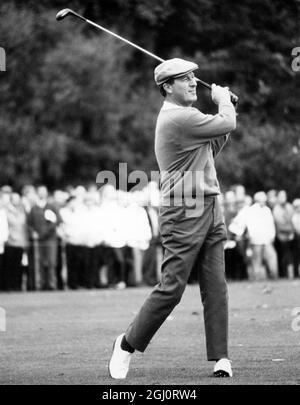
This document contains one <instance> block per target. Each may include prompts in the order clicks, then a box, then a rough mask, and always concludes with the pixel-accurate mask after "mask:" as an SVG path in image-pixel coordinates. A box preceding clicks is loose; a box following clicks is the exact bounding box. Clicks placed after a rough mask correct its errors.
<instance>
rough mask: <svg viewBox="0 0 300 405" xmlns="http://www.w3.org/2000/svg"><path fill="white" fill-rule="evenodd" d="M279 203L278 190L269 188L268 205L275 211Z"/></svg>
mask: <svg viewBox="0 0 300 405" xmlns="http://www.w3.org/2000/svg"><path fill="white" fill-rule="evenodd" d="M276 204H277V191H276V190H269V191H268V192H267V206H268V207H269V208H270V210H271V211H273V209H274V207H275V205H276Z"/></svg>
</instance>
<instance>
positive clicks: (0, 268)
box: [0, 191, 8, 291]
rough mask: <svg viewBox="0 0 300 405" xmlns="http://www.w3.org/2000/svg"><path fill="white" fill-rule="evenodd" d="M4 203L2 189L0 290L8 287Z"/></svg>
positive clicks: (6, 233)
mask: <svg viewBox="0 0 300 405" xmlns="http://www.w3.org/2000/svg"><path fill="white" fill-rule="evenodd" d="M4 203H5V198H3V192H2V191H0V291H5V290H6V287H7V280H6V276H5V275H6V274H5V273H6V272H5V269H4V245H5V243H6V241H7V239H8V221H7V214H6V210H5V208H4Z"/></svg>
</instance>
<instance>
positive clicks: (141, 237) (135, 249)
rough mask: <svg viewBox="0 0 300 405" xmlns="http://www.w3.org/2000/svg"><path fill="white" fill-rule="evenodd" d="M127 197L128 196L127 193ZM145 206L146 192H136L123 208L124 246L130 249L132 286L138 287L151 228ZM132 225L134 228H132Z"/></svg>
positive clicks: (141, 277)
mask: <svg viewBox="0 0 300 405" xmlns="http://www.w3.org/2000/svg"><path fill="white" fill-rule="evenodd" d="M128 195H130V194H129V193H128ZM127 198H128V197H127ZM127 201H128V200H127ZM146 204H147V195H146V191H136V192H134V193H133V194H132V200H131V202H130V203H129V204H128V203H127V204H126V205H127V206H126V207H125V218H126V220H127V225H126V228H127V243H126V244H127V246H129V247H130V248H131V249H132V254H133V270H134V285H139V284H141V283H142V281H143V269H142V267H143V256H144V252H145V251H146V250H147V249H148V248H149V244H150V239H151V228H150V224H149V220H148V216H147V212H146V210H145V209H144V206H145V205H146ZM133 223H134V224H135V226H132V224H133Z"/></svg>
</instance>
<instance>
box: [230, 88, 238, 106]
mask: <svg viewBox="0 0 300 405" xmlns="http://www.w3.org/2000/svg"><path fill="white" fill-rule="evenodd" d="M229 94H230V100H231V102H232V104H233V105H237V103H238V101H239V98H238V96H236V95H235V94H234V93H232V92H231V91H230V92H229Z"/></svg>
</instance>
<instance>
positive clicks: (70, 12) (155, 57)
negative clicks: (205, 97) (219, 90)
mask: <svg viewBox="0 0 300 405" xmlns="http://www.w3.org/2000/svg"><path fill="white" fill-rule="evenodd" d="M67 10H68V12H69V14H71V15H73V16H75V17H77V18H79V19H81V20H83V21H85V22H86V23H88V24H90V25H92V26H93V27H96V28H98V29H100V30H101V31H104V32H106V33H107V34H110V35H112V36H113V37H115V38H118V39H119V40H121V41H123V42H125V43H126V44H128V45H130V46H132V47H133V48H135V49H138V50H139V51H141V52H143V53H145V54H146V55H148V56H151V57H152V58H154V59H156V60H158V61H159V62H164V61H165V60H164V59H162V58H160V57H159V56H157V55H155V54H154V53H152V52H149V51H147V50H146V49H144V48H142V47H141V46H139V45H137V44H135V43H134V42H131V41H129V40H128V39H126V38H124V37H122V36H121V35H118V34H115V33H114V32H112V31H110V30H108V29H107V28H104V27H102V25H99V24H96V23H94V22H93V21H91V20H89V19H87V18H85V17H83V16H82V15H80V14H78V13H75V12H74V11H73V10H69V9H67ZM63 11H65V10H62V11H60V12H59V13H57V16H58V15H59V14H60V13H62V12H63ZM196 79H197V82H198V83H200V84H201V85H202V86H204V87H206V88H207V89H209V90H211V85H210V84H208V83H206V82H205V81H203V80H200V79H198V78H196ZM230 95H231V101H232V102H233V103H234V104H236V103H237V100H238V97H237V96H236V95H234V94H233V93H231V92H230Z"/></svg>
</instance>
